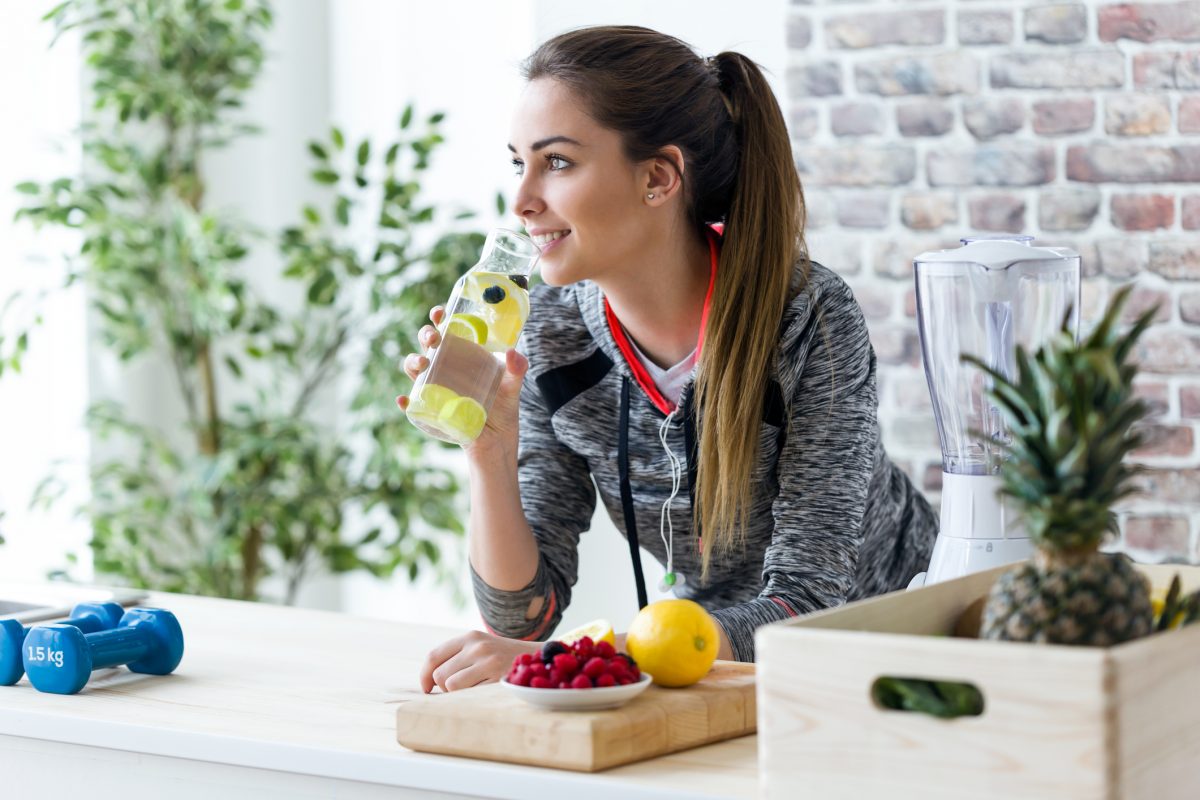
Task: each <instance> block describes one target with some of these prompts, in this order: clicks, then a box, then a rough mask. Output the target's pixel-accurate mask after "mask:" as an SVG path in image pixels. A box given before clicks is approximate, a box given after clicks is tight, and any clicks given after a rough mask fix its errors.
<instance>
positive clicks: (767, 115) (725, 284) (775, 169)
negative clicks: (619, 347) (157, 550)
mask: <svg viewBox="0 0 1200 800" xmlns="http://www.w3.org/2000/svg"><path fill="white" fill-rule="evenodd" d="M524 76H525V78H526V79H527V80H531V81H532V80H535V79H538V78H551V79H554V80H557V81H560V82H562V83H563V84H564V85H565V86H567V87H568V88H569V89H571V90H572V91H573V92H574V93H575V94H576V96H578V97H579V98H580V99H581V100H582V102H583V103H584V105H585V108H586V109H587V110H588V113H589V114H590V116H591V117H592V118H593V119H595V120H596V121H597V122H598V123H599V124H601V125H603V126H605V127H607V128H610V129H612V130H614V131H616V132H618V133H619V134H621V136H622V139H623V143H624V148H625V153H626V155H627V156H628V157H629V159H630V160H631V161H634V162H638V161H644V160H647V159H650V158H654V157H656V156H659V155H661V153H662V150H663V148H664V147H666V146H667V145H675V146H677V147H678V148H679V149H680V150H682V151H683V154H684V159H685V164H686V170H687V177H686V179H685V180H684V184H683V185H684V192H685V196H686V202H687V213H688V217H689V220H690V222H691V223H692V225H693V226H694V228H695V230H696V233H697V235H704V233H703V232H704V229H705V227H706V226H707V225H708V224H710V223H714V222H723V223H724V224H725V229H724V234H723V238H722V246H721V255H720V261H719V263H718V267H717V281H716V286H715V287H714V291H713V296H712V304H711V306H710V308H709V313H708V323H707V330H706V332H705V340H704V348H703V350H702V351H701V357H700V364H699V368H698V370H697V376H696V390H695V391H696V409H697V419H698V422H699V430H698V437H697V438H698V439H699V464H698V467H697V486H696V487H695V497H696V508H695V509H694V510H693V518H694V519H695V521H696V523H697V525H698V526H699V528H698V529H699V530H703V531H704V538H705V540H706V541H705V547H704V557H703V563H704V567H703V569H704V573H705V575H707V573H708V568H709V563H710V559H711V557H712V555H713V554H714V553H724V552H726V551H728V550H729V549H730V548H731V547H732V546H733V545H734V544H735V543H740V540H741V537H742V535H743V533H744V529H745V522H746V516H747V513H748V508H749V505H750V499H751V493H752V491H753V486H752V482H751V475H752V472H753V469H754V464H755V461H756V458H757V456H758V440H759V436H758V430H759V425H760V423H761V419H762V400H761V398H762V396H763V393H764V392H765V390H766V385H767V379H768V377H769V373H770V369H771V361H772V358H773V356H774V353H775V348H776V346H777V344H778V341H779V324H780V320H781V318H782V316H783V309H784V305H785V304H786V302H787V300H788V297H789V289H790V288H794V287H791V280H792V276H793V271H794V268H795V264H796V262H797V259H801V258H803V254H804V243H803V232H804V197H803V194H802V192H801V188H800V178H799V176H798V175H797V174H796V169H795V165H794V163H793V161H792V150H791V144H790V142H789V139H788V134H787V128H786V126H785V125H784V121H783V114H782V112H781V111H780V110H779V104H778V103H777V102H776V100H775V96H774V94H772V92H771V88H770V86H769V85H768V84H767V81H766V79H765V78H764V77H763V74H762V72H761V70H760V69H759V68H758V66H757V65H756V64H755V63H754V62H753V61H751V60H750V59H748V58H746V57H745V56H743V55H741V54H740V53H734V52H724V53H720V54H719V55H717V56H715V57H713V58H711V59H702V58H700V57H699V56H698V55H696V53H695V52H694V51H693V50H692V49H691V47H689V46H688V45H687V44H685V43H684V42H682V41H680V40H679V39H676V38H674V37H671V36H667V35H665V34H662V33H658V32H656V31H652V30H648V29H646V28H638V27H632V26H611V27H593V28H583V29H580V30H575V31H570V32H567V33H564V34H561V35H559V36H556V37H554V38H553V39H550V40H549V41H547V42H545V43H544V44H543V45H542V46H541V47H539V48H538V49H537V50H536V51H535V52H534V53H533V55H531V56H530V57H529V58H528V59H527V60H526V62H525V64H524ZM678 168H679V166H678V165H676V169H678ZM802 269H804V270H805V274H804V276H803V277H804V278H807V261H805V262H804V264H803V266H802ZM734 354H736V357H734Z"/></svg>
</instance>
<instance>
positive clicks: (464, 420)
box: [437, 396, 487, 443]
mask: <svg viewBox="0 0 1200 800" xmlns="http://www.w3.org/2000/svg"><path fill="white" fill-rule="evenodd" d="M437 421H438V426H439V427H441V429H442V430H444V431H445V432H446V433H449V434H451V435H453V436H455V437H457V438H458V439H459V440H460V441H461V442H463V443H466V442H473V441H475V439H476V437H478V436H479V434H480V433H482V432H483V426H484V423H486V422H487V411H485V410H484V408H483V406H481V405H480V404H479V403H478V402H476V401H475V400H472V399H471V398H470V397H462V396H459V397H455V398H454V399H453V400H450V401H449V402H447V403H446V404H445V405H444V406H442V410H441V411H439V412H438V418H437Z"/></svg>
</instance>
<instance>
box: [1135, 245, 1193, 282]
mask: <svg viewBox="0 0 1200 800" xmlns="http://www.w3.org/2000/svg"><path fill="white" fill-rule="evenodd" d="M1148 266H1149V267H1150V271H1151V272H1157V273H1158V274H1159V275H1162V276H1163V277H1164V278H1166V279H1168V280H1173V281H1195V280H1200V241H1197V240H1196V239H1194V238H1193V239H1183V240H1178V241H1157V242H1150V263H1149V265H1148Z"/></svg>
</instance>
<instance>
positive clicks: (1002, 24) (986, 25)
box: [958, 10, 1013, 44]
mask: <svg viewBox="0 0 1200 800" xmlns="http://www.w3.org/2000/svg"><path fill="white" fill-rule="evenodd" d="M1012 38H1013V18H1012V12H1011V11H966V10H962V11H959V12H958V43H959V44H1008V43H1009V42H1011V41H1012Z"/></svg>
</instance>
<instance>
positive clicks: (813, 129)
mask: <svg viewBox="0 0 1200 800" xmlns="http://www.w3.org/2000/svg"><path fill="white" fill-rule="evenodd" d="M788 122H789V123H790V124H789V125H788V130H789V131H790V132H791V134H792V138H795V139H811V138H813V137H814V136H816V135H817V127H818V125H819V122H820V114H819V112H818V111H817V108H816V106H798V105H793V106H792V108H791V110H790V111H789V112H788Z"/></svg>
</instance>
